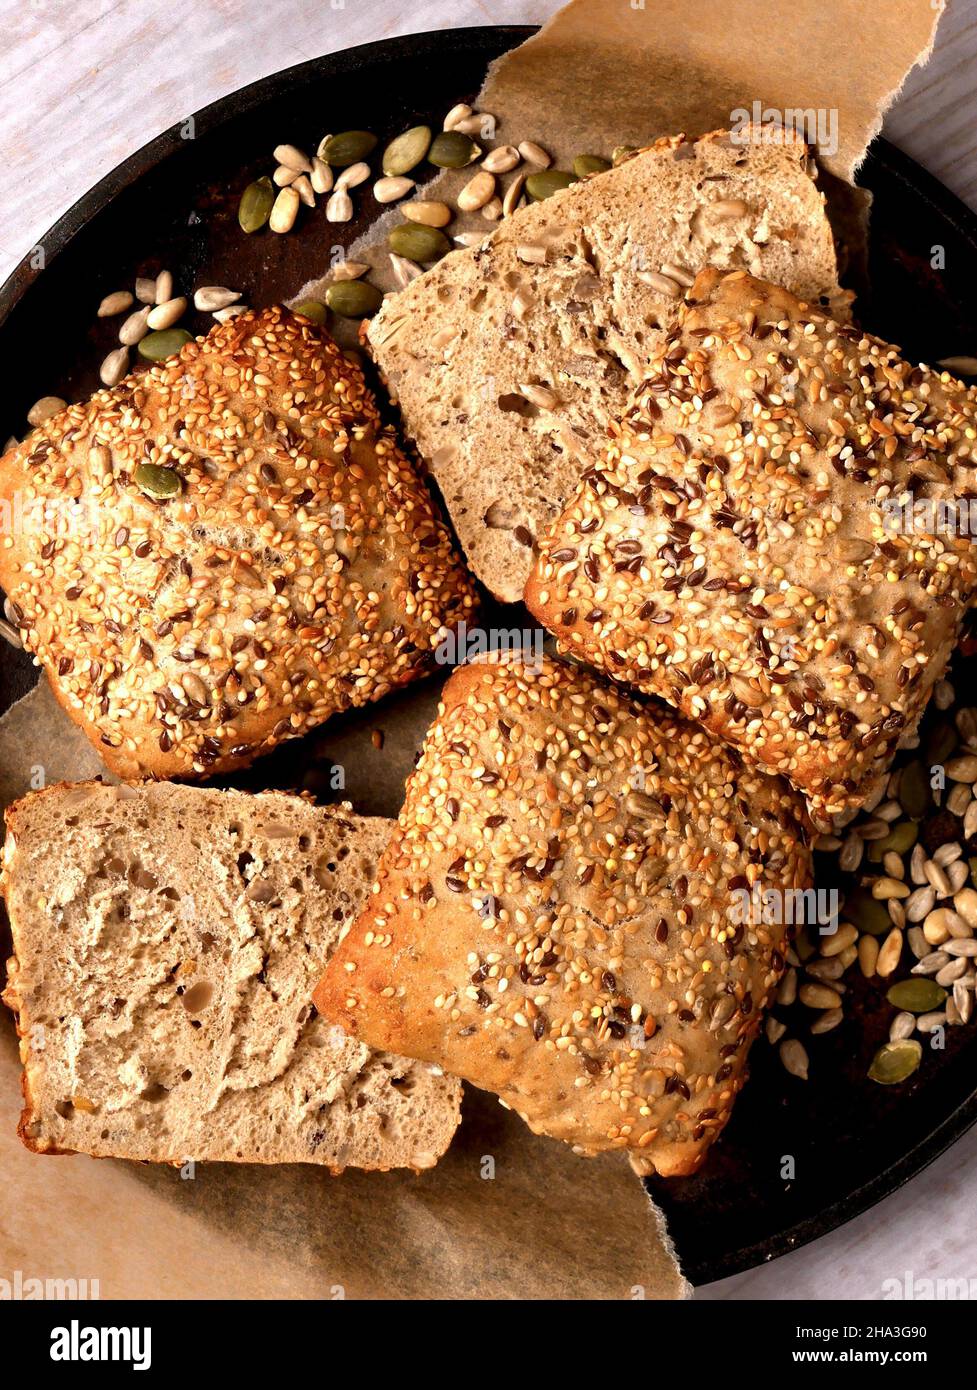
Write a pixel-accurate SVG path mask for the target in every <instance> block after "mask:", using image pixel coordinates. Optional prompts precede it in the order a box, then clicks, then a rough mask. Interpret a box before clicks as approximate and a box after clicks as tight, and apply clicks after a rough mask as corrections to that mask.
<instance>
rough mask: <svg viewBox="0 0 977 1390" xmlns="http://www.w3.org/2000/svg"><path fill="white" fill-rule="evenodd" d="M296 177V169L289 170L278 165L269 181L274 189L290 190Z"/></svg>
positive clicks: (297, 172) (297, 173)
mask: <svg viewBox="0 0 977 1390" xmlns="http://www.w3.org/2000/svg"><path fill="white" fill-rule="evenodd" d="M298 176H299V171H298V170H297V169H290V168H289V167H288V165H287V164H279V166H278V168H277V169H276V170H275V172H274V173H273V174H272V176H271V181H272V183H273V184H274V185H275V187H276V188H291V186H292V184H293V183H294V182H295V180H296V179H297V178H298Z"/></svg>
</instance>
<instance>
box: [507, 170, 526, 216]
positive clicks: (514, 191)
mask: <svg viewBox="0 0 977 1390" xmlns="http://www.w3.org/2000/svg"><path fill="white" fill-rule="evenodd" d="M525 187H526V175H525V174H517V175H516V177H515V178H514V179H513V180H512V182H511V183H510V184H509V187H508V188H507V189H506V191H505V193H504V195H503V197H502V216H503V217H511V216H512V214H513V213H514V212H515V210H516V208H518V206H519V204H520V201H521V199H522V195H523V190H524V188H525Z"/></svg>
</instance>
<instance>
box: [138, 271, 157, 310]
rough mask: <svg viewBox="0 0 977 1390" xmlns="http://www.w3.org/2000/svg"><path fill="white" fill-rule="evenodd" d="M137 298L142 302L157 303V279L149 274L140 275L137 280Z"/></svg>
mask: <svg viewBox="0 0 977 1390" xmlns="http://www.w3.org/2000/svg"><path fill="white" fill-rule="evenodd" d="M136 298H137V299H138V300H139V303H140V304H155V303H156V281H155V280H151V279H150V278H149V276H148V275H140V276H139V278H138V279H137V280H136Z"/></svg>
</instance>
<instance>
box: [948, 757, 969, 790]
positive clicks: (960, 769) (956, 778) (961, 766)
mask: <svg viewBox="0 0 977 1390" xmlns="http://www.w3.org/2000/svg"><path fill="white" fill-rule="evenodd" d="M946 775H947V776H948V777H949V778H950V779H951V781H953V782H966V783H968V784H971V783H973V782H977V754H974V753H967V754H965V755H964V756H963V757H962V758H951V759H950V761H949V762H948V763H947V765H946Z"/></svg>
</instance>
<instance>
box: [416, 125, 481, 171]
mask: <svg viewBox="0 0 977 1390" xmlns="http://www.w3.org/2000/svg"><path fill="white" fill-rule="evenodd" d="M481 153H482V151H481V150H480V149H479V147H478V145H476V144H475V141H474V140H472V139H471V137H470V136H468V135H463V134H462V132H461V131H460V130H442V131H439V132H438V134H437V135H435V137H434V139H433V141H432V142H431V148H430V149H429V150H428V154H427V157H428V159H429V160H430V162H431V163H432V164H436V165H437V166H438V168H439V169H464V167H465V165H466V164H471V162H472V160H473V159H477V158H478V156H479V155H480V154H481Z"/></svg>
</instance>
